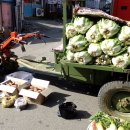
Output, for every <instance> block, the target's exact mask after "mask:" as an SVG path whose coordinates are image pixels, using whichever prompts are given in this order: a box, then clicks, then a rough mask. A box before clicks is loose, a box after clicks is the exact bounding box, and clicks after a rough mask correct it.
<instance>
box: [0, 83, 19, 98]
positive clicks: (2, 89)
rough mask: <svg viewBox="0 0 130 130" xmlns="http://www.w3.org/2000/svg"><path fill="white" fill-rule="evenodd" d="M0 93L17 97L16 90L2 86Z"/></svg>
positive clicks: (0, 86)
mask: <svg viewBox="0 0 130 130" xmlns="http://www.w3.org/2000/svg"><path fill="white" fill-rule="evenodd" d="M0 91H3V92H7V93H9V94H11V95H18V90H17V89H16V88H15V87H11V86H8V85H4V84H1V85H0Z"/></svg>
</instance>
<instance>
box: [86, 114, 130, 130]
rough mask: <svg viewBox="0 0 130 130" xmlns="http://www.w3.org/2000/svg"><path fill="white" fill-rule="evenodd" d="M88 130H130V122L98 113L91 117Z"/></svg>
mask: <svg viewBox="0 0 130 130" xmlns="http://www.w3.org/2000/svg"><path fill="white" fill-rule="evenodd" d="M91 120H92V122H91V123H90V125H89V126H88V129H87V130H130V122H128V121H126V120H123V119H119V118H115V117H112V116H110V115H108V114H105V113H103V112H98V113H96V114H95V115H93V116H92V117H91Z"/></svg>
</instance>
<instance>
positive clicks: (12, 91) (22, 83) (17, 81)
mask: <svg viewBox="0 0 130 130" xmlns="http://www.w3.org/2000/svg"><path fill="white" fill-rule="evenodd" d="M9 82H14V83H15V84H17V85H18V87H17V88H15V87H13V86H10V85H7V84H8V83H9ZM28 85H29V83H28V82H27V81H25V80H22V79H17V78H10V80H6V81H4V82H2V83H0V90H1V91H4V92H7V93H10V94H12V95H15V94H18V91H20V90H21V89H22V88H26V87H27V86H28Z"/></svg>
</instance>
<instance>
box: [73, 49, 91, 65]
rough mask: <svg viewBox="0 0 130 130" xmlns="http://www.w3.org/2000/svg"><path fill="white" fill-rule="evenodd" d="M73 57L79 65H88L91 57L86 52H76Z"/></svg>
mask: <svg viewBox="0 0 130 130" xmlns="http://www.w3.org/2000/svg"><path fill="white" fill-rule="evenodd" d="M74 56H75V60H76V61H77V62H78V63H79V64H88V63H90V62H91V61H92V57H91V56H90V55H89V54H88V52H87V51H81V52H76V53H75V55H74Z"/></svg>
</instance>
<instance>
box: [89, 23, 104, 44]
mask: <svg viewBox="0 0 130 130" xmlns="http://www.w3.org/2000/svg"><path fill="white" fill-rule="evenodd" d="M102 38H103V37H102V35H101V33H100V32H99V29H98V25H97V24H95V25H93V26H92V27H91V28H90V29H89V30H88V31H87V33H86V39H87V41H88V42H93V43H96V42H98V41H100V40H101V39H102Z"/></svg>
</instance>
